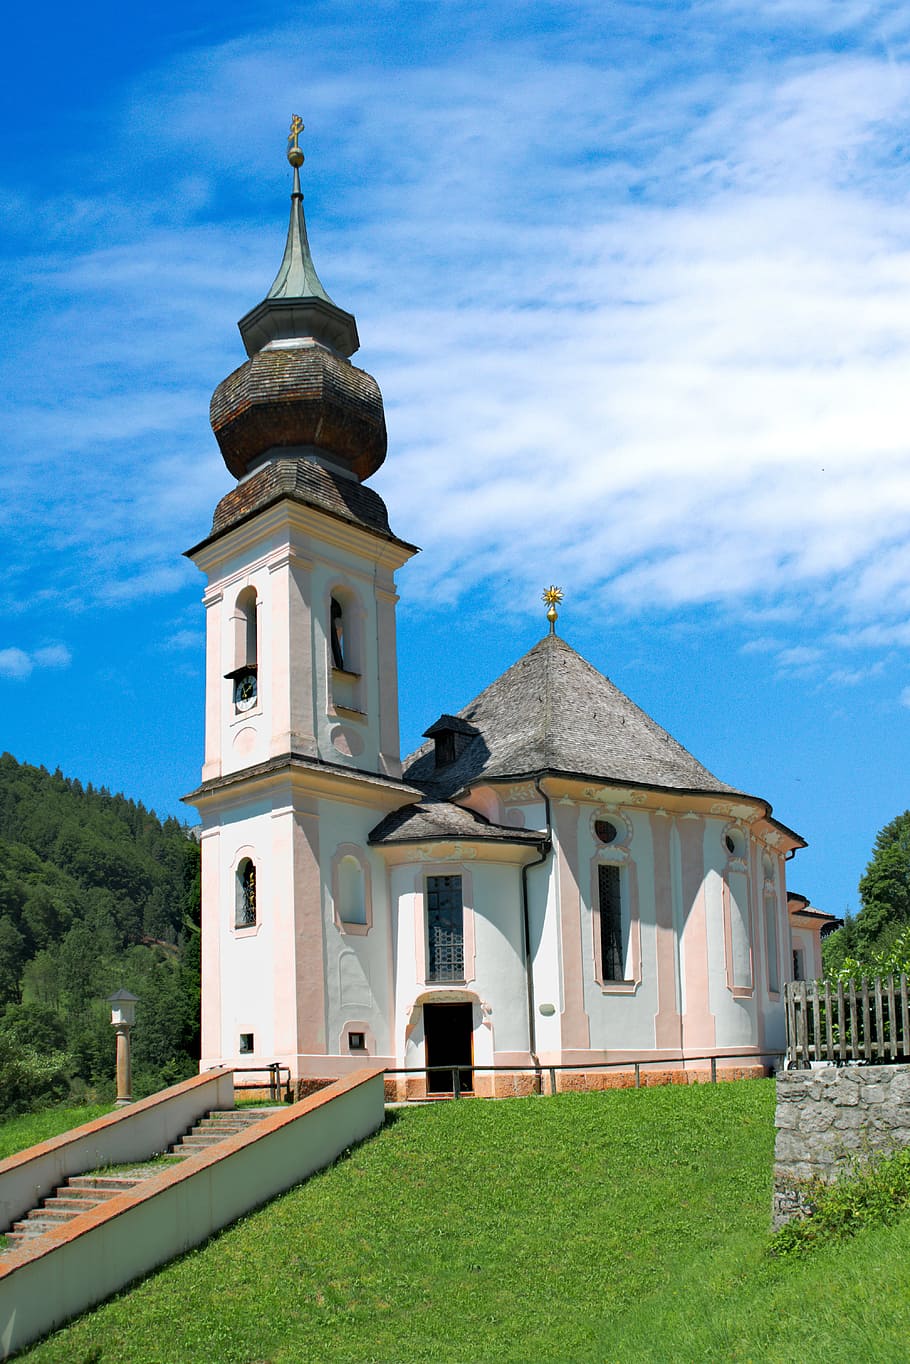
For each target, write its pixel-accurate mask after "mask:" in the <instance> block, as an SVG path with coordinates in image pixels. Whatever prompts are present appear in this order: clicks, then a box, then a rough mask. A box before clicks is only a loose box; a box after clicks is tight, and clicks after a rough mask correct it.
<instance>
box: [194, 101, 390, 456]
mask: <svg viewBox="0 0 910 1364" xmlns="http://www.w3.org/2000/svg"><path fill="white" fill-rule="evenodd" d="M302 129H303V124H302V123H301V121H300V120H299V118H297V117H296V116H295V118H294V121H293V122H292V124H291V135H290V137H289V138H288V160H289V161H290V163H291V165H292V166H293V168H294V182H293V189H292V192H291V218H290V223H289V225H288V236H287V242H286V244H285V248H284V258H283V260H282V262H281V267H280V269H279V271H278V274H277V275H276V277H275V281H274V283H273V284H272V287H271V288H270V289H269V292H268V293H267V295H266V296H265V298H264V299H263V300H262V302H261V303H258V304H257V305H256V307H255V308H252V309H251V310H250V312H248V313H247V314H246V315H245V317H242V318H241V319H240V322H239V323H238V326H239V328H240V334H241V336H242V337H243V343H244V345H245V347H246V352H247V355H248V356H249V357H250V358H249V359H248V360H247V362H246V363H245V364H243V365H241V366H240V368H239V369H236V370H234V372H233V374H229V375H228V377H227V378H226V379H224V380H223V381H222V382H221V383H220V384H219V385H218V387H217V388H216V390H215V392H214V394H213V396H212V405H211V413H210V416H211V422H212V430H213V431H214V432H215V438H216V440H217V441H218V445H219V447H220V449H221V453H222V456H223V457H224V462H225V464H226V465H227V467H228V468H229V469H230V471H231V473H232V474H233V475H234V476H235V478H244V477H245V476H246V475H247V474H249V473H251V472H252V471H253V470H254V469H256V468H259V467H260V466H261V465H262V464H264V463H265V462H267V461H268V460H269V459H271V458H273V457H278V456H284V457H288V456H297V457H299V458H301V459H308V460H314V461H315V462H317V463H321V464H324V465H326V466H327V467H329V468H331V469H334V470H336V471H338V472H340V473H342V474H345V475H347V476H348V477H349V478H350V477H353V478H356V479H358V480H361V481H362V480H363V479H365V478H369V476H370V475H371V474H373V473H375V472H376V470H377V469H378V468H379V466H380V465H381V464H382V462H383V460H384V459H385V455H386V446H387V437H386V428H385V414H384V412H383V406H382V394H381V393H380V391H379V385H378V384H377V383H376V380H375V379H374V378H373V377H372V375H370V374H367V373H366V371H365V370H362V369H357V367H356V366H355V365H352V364H351V362H350V359H349V357H350V356H351V355H353V354H354V352H355V351H356V350H357V349H358V347H359V345H360V341H359V338H358V335H357V323H356V322H355V320H354V318H353V316H352V315H351V314H350V313H346V312H345V311H344V309H343V308H339V307H338V305H337V304H336V303H334V302H333V301H332V299H331V298H330V297H329V295H328V294H327V293H326V291H325V289H324V288H323V286H322V283H321V281H320V279H319V276H318V275H317V273H316V267H315V265H314V264H313V258H312V256H311V254H310V246H309V242H308V240H307V232H306V222H305V219H304V215H303V194H302V193H301V190H300V166H301V164H302V162H303V152H302V151H301V150H300V148H299V147H298V145H297V138H298V136H299V134H300V132H301V131H302Z"/></svg>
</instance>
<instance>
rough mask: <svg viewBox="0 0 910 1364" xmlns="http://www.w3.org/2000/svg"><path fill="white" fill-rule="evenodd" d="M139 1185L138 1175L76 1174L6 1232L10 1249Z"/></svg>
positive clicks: (42, 1234)
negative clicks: (133, 1176)
mask: <svg viewBox="0 0 910 1364" xmlns="http://www.w3.org/2000/svg"><path fill="white" fill-rule="evenodd" d="M139 1183H141V1179H140V1178H139V1177H138V1176H137V1177H136V1178H130V1177H129V1176H127V1175H75V1176H74V1177H73V1178H72V1179H69V1180H67V1182H66V1183H65V1184H61V1185H60V1187H59V1189H57V1190H55V1191H54V1193H53V1194H52V1195H51V1196H50V1198H46V1199H45V1200H44V1202H43V1203H42V1204H41V1205H40V1206H39V1207H37V1208H33V1209H32V1211H31V1212H30V1213H29V1214H28V1216H27V1217H24V1218H23V1219H22V1220H21V1221H20V1222H14V1223H13V1225H12V1227H11V1229H10V1230H9V1231H8V1232H7V1233H6V1244H7V1249H8V1250H15V1249H16V1247H17V1246H21V1245H22V1243H23V1242H24V1241H32V1240H34V1239H35V1238H36V1237H38V1236H44V1235H45V1234H46V1233H47V1232H49V1231H53V1230H54V1229H55V1228H56V1227H60V1226H63V1225H64V1224H65V1223H66V1222H71V1221H72V1220H73V1218H74V1217H80V1216H81V1215H82V1213H84V1212H88V1211H89V1210H90V1209H92V1208H97V1207H98V1205H99V1204H101V1203H106V1202H107V1201H108V1200H109V1199H111V1198H116V1197H117V1196H118V1194H122V1193H125V1192H126V1190H127V1189H132V1188H134V1187H135V1185H137V1184H139Z"/></svg>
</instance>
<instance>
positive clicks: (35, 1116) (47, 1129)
mask: <svg viewBox="0 0 910 1364" xmlns="http://www.w3.org/2000/svg"><path fill="white" fill-rule="evenodd" d="M112 1110H113V1104H85V1105H83V1106H82V1107H81V1108H46V1109H45V1110H44V1111H43V1112H42V1113H24V1114H23V1115H22V1117H20V1118H10V1119H9V1120H8V1121H7V1122H5V1123H3V1124H2V1125H0V1160H5V1159H6V1157H7V1156H13V1155H15V1154H16V1152H17V1151H24V1150H25V1148H26V1146H36V1145H37V1143H38V1142H39V1141H49V1140H50V1138H51V1137H58V1136H59V1135H60V1133H61V1132H68V1131H69V1130H70V1128H71V1127H81V1126H82V1124H83V1123H84V1122H92V1121H93V1119H95V1118H101V1117H103V1116H104V1114H105V1113H110V1112H112Z"/></svg>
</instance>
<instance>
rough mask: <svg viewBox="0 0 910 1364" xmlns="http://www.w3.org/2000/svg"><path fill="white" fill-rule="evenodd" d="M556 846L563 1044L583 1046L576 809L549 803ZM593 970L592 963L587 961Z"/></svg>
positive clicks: (586, 1032) (586, 1027)
mask: <svg viewBox="0 0 910 1364" xmlns="http://www.w3.org/2000/svg"><path fill="white" fill-rule="evenodd" d="M552 810H553V821H554V826H555V829H556V836H557V845H558V869H559V883H558V884H559V942H560V949H561V956H562V988H563V1009H562V1013H561V1014H560V1020H559V1021H560V1025H561V1035H562V1045H563V1047H587V1046H588V1045H589V1044H590V1041H591V1027H590V1020H589V1019H588V1015H587V1012H586V1011H585V984H584V982H585V963H584V959H583V953H582V935H581V923H582V909H581V894H580V888H579V887H580V878H579V867H578V810H577V808H576V807H575V806H574V805H572V806H569V807H566V806H563V805H560V804H559V803H558V802H555V801H554V803H553V805H552ZM591 970H592V973H593V963H591Z"/></svg>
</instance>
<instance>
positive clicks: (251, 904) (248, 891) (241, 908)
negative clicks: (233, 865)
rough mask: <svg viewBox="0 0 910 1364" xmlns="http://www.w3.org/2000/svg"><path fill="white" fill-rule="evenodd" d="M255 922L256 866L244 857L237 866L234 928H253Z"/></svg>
mask: <svg viewBox="0 0 910 1364" xmlns="http://www.w3.org/2000/svg"><path fill="white" fill-rule="evenodd" d="M255 924H256V867H255V865H254V864H253V863H252V862H251V861H250V859H249V858H248V857H245V858H244V859H243V861H242V862H241V863H240V866H239V867H238V868H237V904H236V909H235V914H234V927H235V928H253V927H254V926H255Z"/></svg>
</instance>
